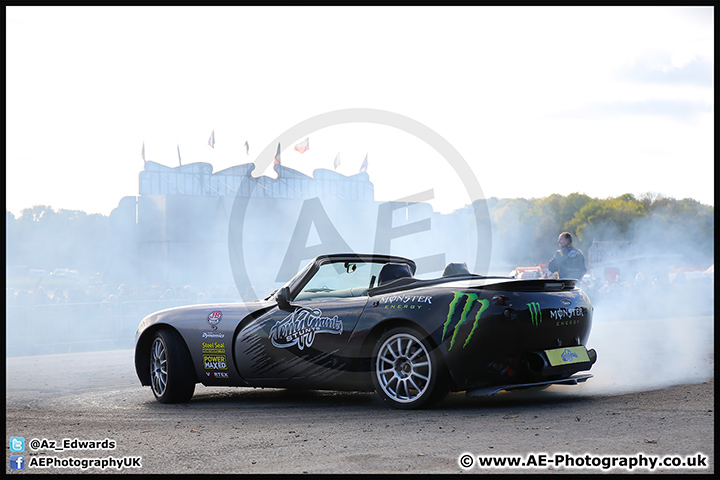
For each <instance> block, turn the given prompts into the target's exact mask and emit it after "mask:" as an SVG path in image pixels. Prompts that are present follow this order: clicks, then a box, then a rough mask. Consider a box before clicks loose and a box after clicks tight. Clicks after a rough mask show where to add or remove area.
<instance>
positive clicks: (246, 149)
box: [245, 140, 250, 155]
mask: <svg viewBox="0 0 720 480" xmlns="http://www.w3.org/2000/svg"><path fill="white" fill-rule="evenodd" d="M245 152H246V153H247V154H248V155H250V145H248V143H247V140H245Z"/></svg>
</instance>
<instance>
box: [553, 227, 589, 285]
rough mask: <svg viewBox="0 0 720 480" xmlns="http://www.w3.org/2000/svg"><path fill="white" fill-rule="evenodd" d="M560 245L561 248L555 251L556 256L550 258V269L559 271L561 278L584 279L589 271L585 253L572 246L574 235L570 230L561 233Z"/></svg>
mask: <svg viewBox="0 0 720 480" xmlns="http://www.w3.org/2000/svg"><path fill="white" fill-rule="evenodd" d="M558 245H560V250H558V251H557V252H555V256H554V257H553V258H552V260H550V263H549V264H548V270H550V271H551V272H558V275H559V277H560V278H574V279H577V280H582V277H583V275H585V272H586V271H587V268H586V267H585V255H583V253H582V252H581V251H580V250H578V249H577V248H575V247H573V246H572V235H570V234H569V233H568V232H563V233H561V234H560V236H559V237H558Z"/></svg>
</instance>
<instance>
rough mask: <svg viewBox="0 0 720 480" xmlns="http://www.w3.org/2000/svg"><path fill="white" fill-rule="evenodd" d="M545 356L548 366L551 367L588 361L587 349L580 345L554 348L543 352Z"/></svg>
mask: <svg viewBox="0 0 720 480" xmlns="http://www.w3.org/2000/svg"><path fill="white" fill-rule="evenodd" d="M545 354H546V355H547V357H548V360H550V365H552V366H553V367H557V366H558V365H568V364H570V363H583V362H589V361H590V357H589V356H588V353H587V349H586V348H585V347H584V346H582V345H579V346H577V347H563V348H555V349H553V350H545Z"/></svg>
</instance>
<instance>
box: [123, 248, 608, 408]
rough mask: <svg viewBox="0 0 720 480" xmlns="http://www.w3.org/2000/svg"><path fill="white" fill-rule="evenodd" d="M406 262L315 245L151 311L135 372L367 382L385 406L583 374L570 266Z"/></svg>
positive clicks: (580, 313) (189, 391)
mask: <svg viewBox="0 0 720 480" xmlns="http://www.w3.org/2000/svg"><path fill="white" fill-rule="evenodd" d="M415 270H416V266H415V263H414V262H413V261H412V260H409V259H406V258H402V257H396V256H390V255H358V254H333V255H322V256H319V257H316V258H315V259H313V260H312V261H311V262H310V263H309V264H308V265H307V266H306V267H305V268H304V269H303V270H302V271H301V272H300V273H298V274H297V275H296V276H295V277H294V278H293V279H292V280H290V281H289V282H288V283H287V284H285V286H283V287H282V288H280V289H279V290H277V291H275V292H273V293H272V294H271V295H270V296H269V297H267V298H266V299H264V300H258V301H255V302H248V303H232V304H217V305H193V306H187V307H178V308H171V309H167V310H162V311H159V312H156V313H153V314H151V315H149V316H147V317H146V318H145V319H143V320H142V322H141V323H140V326H139V327H138V330H137V333H136V335H135V338H136V347H135V368H136V371H137V375H138V377H139V378H140V381H141V383H142V384H143V385H149V386H151V387H152V391H153V393H154V394H155V397H156V398H157V400H158V401H160V402H162V403H177V402H186V401H188V400H190V398H191V397H192V395H193V393H194V391H195V384H196V383H198V382H200V383H202V384H204V385H207V386H222V385H224V386H241V387H249V386H252V387H273V388H298V389H329V390H352V391H373V390H375V391H376V392H377V393H378V394H379V395H380V397H382V398H383V400H385V402H387V403H388V404H389V405H391V406H393V407H396V408H420V407H426V406H430V405H433V404H435V403H437V402H439V401H440V400H442V399H443V398H444V397H445V396H446V395H447V393H448V392H450V391H467V393H468V394H469V395H491V394H493V393H496V392H498V391H500V390H508V389H512V388H521V387H531V386H544V385H549V384H554V383H565V384H577V383H578V382H582V381H585V380H587V379H588V378H590V377H591V376H592V375H589V374H587V373H585V374H578V375H575V374H576V373H577V372H582V371H586V370H589V369H590V368H591V366H592V365H593V363H595V360H596V358H597V357H596V353H595V351H594V350H587V349H586V348H585V343H586V341H587V339H588V336H589V334H590V327H591V324H592V312H593V308H592V306H591V305H590V301H589V300H588V297H587V295H585V293H584V292H583V291H582V290H580V289H579V288H577V287H576V285H575V283H576V281H575V280H570V279H560V280H547V279H546V280H541V279H536V280H516V279H513V278H510V277H487V276H481V275H476V274H472V273H470V272H469V271H468V269H467V266H466V265H465V264H464V263H451V264H449V265H448V266H447V267H446V268H445V271H444V272H443V274H442V276H441V277H438V278H434V279H419V278H415V277H414V276H413V275H414V274H415Z"/></svg>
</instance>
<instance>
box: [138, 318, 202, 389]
mask: <svg viewBox="0 0 720 480" xmlns="http://www.w3.org/2000/svg"><path fill="white" fill-rule="evenodd" d="M149 356H150V386H151V388H152V391H153V394H154V395H155V398H156V399H157V401H158V402H160V403H184V402H187V401H188V400H190V398H192V396H193V393H195V378H196V377H195V372H194V370H193V365H192V361H191V359H190V352H188V349H187V346H186V345H185V342H184V341H183V339H182V337H181V336H180V334H179V333H177V332H176V331H175V330H172V329H169V328H167V329H162V330H158V331H157V332H155V335H154V336H153V339H152V341H151V342H150V351H149Z"/></svg>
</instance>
